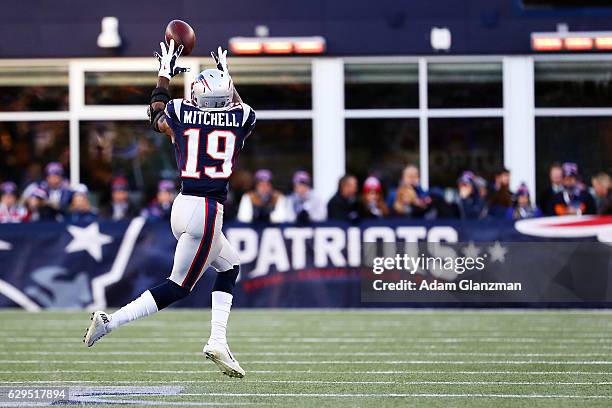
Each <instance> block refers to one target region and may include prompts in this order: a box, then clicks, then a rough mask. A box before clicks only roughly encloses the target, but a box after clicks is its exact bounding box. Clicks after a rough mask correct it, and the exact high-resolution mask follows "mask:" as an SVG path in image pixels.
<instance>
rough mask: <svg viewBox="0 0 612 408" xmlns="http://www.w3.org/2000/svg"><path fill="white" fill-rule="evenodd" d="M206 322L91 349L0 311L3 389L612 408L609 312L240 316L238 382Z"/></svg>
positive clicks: (186, 320) (204, 317) (193, 314)
mask: <svg viewBox="0 0 612 408" xmlns="http://www.w3.org/2000/svg"><path fill="white" fill-rule="evenodd" d="M209 318H210V313H209V311H207V310H203V311H195V310H190V311H177V310H173V311H164V312H162V313H158V314H157V315H155V316H152V317H149V318H147V319H144V320H142V321H139V322H136V323H134V324H132V325H131V326H127V327H123V328H121V329H119V330H117V331H115V332H113V333H112V334H111V335H109V336H107V337H104V338H103V339H102V340H101V342H100V343H98V344H97V345H96V346H94V347H93V348H92V349H87V348H86V347H85V346H84V345H83V343H82V342H81V340H82V337H83V333H84V331H85V328H86V326H87V325H88V323H89V316H88V314H87V313H85V312H43V313H32V314H31V313H25V312H20V311H2V312H0V327H1V331H0V385H1V386H17V385H19V386H28V387H36V386H39V387H40V386H51V385H53V386H59V385H66V386H71V387H79V388H80V389H81V390H85V391H87V390H90V391H91V389H92V388H93V387H98V388H96V389H95V390H94V391H100V392H101V393H102V394H105V393H106V394H110V393H114V394H117V393H119V394H124V395H114V396H110V397H104V396H102V397H101V398H102V401H103V400H104V398H106V399H107V400H109V401H112V400H116V401H123V402H126V401H132V402H136V403H139V404H140V405H147V404H149V403H148V401H150V405H154V404H157V405H179V406H183V405H192V406H193V405H229V406H237V405H243V404H244V405H265V406H279V407H281V406H282V407H287V406H290V407H312V406H315V407H317V408H318V407H324V406H327V407H338V406H360V407H370V406H375V407H377V408H381V407H387V406H422V407H464V406H470V407H492V406H495V407H524V406H529V407H561V406H567V407H586V406H588V407H592V406H597V407H610V406H612V312H608V311H605V312H602V311H524V310H514V311H471V310H468V311H429V310H391V311H389V310H377V311H319V310H307V311H302V310H298V311H280V310H256V311H251V310H248V311H247V310H237V311H235V312H234V313H233V314H232V316H231V318H230V329H229V340H230V346H231V347H232V351H233V352H234V353H235V355H236V357H237V358H238V360H239V361H240V363H241V364H242V367H243V368H244V369H245V370H246V371H247V376H246V377H245V378H244V379H242V380H240V379H230V378H227V377H225V376H223V375H222V374H221V373H220V372H218V371H217V367H216V366H215V365H214V364H212V363H211V362H209V361H207V360H205V359H204V358H203V356H202V354H201V348H202V345H203V341H204V340H205V339H207V338H208V330H209V323H208V320H209ZM100 387H103V388H100ZM156 393H161V394H162V395H155V394H156ZM147 394H152V395H147ZM0 405H2V404H0Z"/></svg>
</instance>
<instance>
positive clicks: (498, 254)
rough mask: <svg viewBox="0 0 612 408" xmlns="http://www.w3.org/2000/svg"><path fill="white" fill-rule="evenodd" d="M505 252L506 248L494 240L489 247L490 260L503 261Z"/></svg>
mask: <svg viewBox="0 0 612 408" xmlns="http://www.w3.org/2000/svg"><path fill="white" fill-rule="evenodd" d="M506 252H508V250H507V249H506V248H504V247H503V246H502V245H501V244H500V243H499V241H495V244H493V246H492V247H489V254H490V255H491V262H504V261H505V260H506Z"/></svg>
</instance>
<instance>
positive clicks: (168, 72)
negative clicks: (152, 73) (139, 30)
mask: <svg viewBox="0 0 612 408" xmlns="http://www.w3.org/2000/svg"><path fill="white" fill-rule="evenodd" d="M159 46H160V47H161V55H160V54H158V53H157V52H156V53H154V55H155V57H157V60H158V61H159V73H158V75H159V76H160V77H164V78H168V79H170V78H172V77H173V76H175V75H178V74H180V73H181V72H187V71H189V68H183V67H179V66H177V65H176V62H177V60H178V57H180V55H181V53H182V52H183V46H182V45H179V46H178V48H177V50H176V51H174V40H170V45H168V49H166V44H164V43H163V42H160V43H159Z"/></svg>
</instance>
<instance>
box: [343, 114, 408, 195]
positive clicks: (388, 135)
mask: <svg viewBox="0 0 612 408" xmlns="http://www.w3.org/2000/svg"><path fill="white" fill-rule="evenodd" d="M345 145H346V168H347V172H349V173H352V174H355V175H356V176H357V177H358V178H359V179H360V180H364V179H365V178H366V177H368V176H369V175H375V176H377V177H379V178H381V179H382V180H383V181H384V183H385V184H387V185H389V186H395V185H396V184H397V181H398V180H399V177H400V174H401V173H402V169H403V168H404V167H406V165H407V164H409V163H413V164H416V165H418V164H419V121H418V119H347V120H346V136H345Z"/></svg>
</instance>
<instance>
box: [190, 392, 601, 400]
mask: <svg viewBox="0 0 612 408" xmlns="http://www.w3.org/2000/svg"><path fill="white" fill-rule="evenodd" d="M180 396H181V397H234V398H235V397H272V398H276V397H291V398H295V397H302V398H311V397H321V398H377V397H381V398H390V397H395V398H416V397H423V398H572V399H612V396H610V395H574V394H565V395H557V394H435V393H431V394H430V393H406V394H404V393H384V394H365V393H362V394H334V393H330V394H325V393H316V394H315V393H225V392H204V393H185V394H180Z"/></svg>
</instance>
